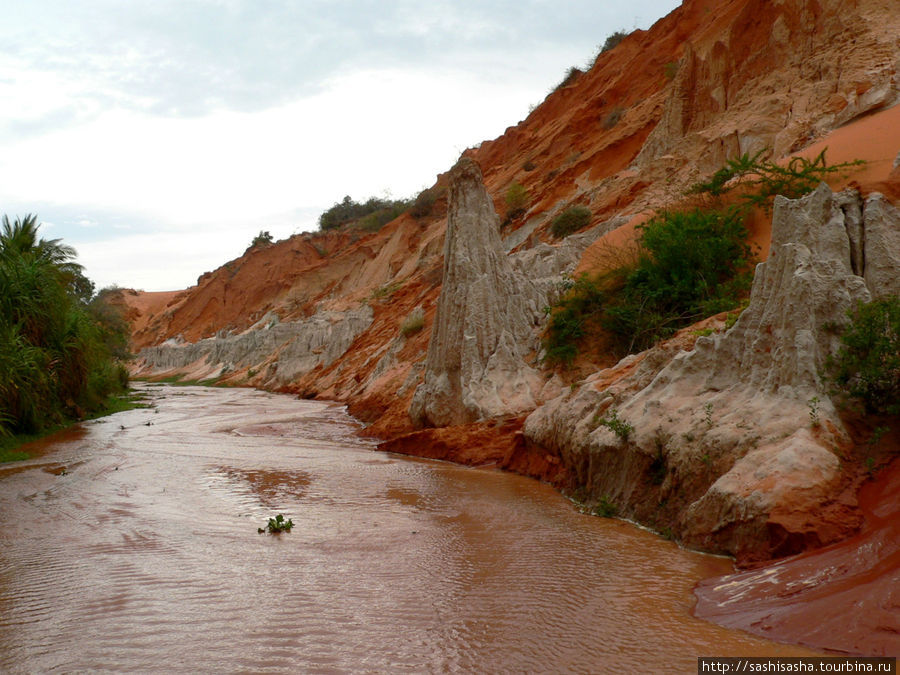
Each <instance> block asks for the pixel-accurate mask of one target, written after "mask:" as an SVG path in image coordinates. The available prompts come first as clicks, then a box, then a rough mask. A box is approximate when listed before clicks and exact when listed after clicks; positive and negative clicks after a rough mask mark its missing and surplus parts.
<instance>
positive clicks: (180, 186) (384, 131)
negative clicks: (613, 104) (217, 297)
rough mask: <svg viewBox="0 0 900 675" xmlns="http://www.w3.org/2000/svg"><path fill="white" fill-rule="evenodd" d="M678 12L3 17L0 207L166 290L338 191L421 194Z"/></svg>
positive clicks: (217, 5)
mask: <svg viewBox="0 0 900 675" xmlns="http://www.w3.org/2000/svg"><path fill="white" fill-rule="evenodd" d="M676 4H677V0H634V1H633V2H632V3H630V4H628V5H627V6H626V5H621V4H620V5H614V4H610V3H602V4H601V5H600V6H597V4H596V3H592V2H573V3H571V4H570V5H569V6H568V7H567V11H566V12H560V10H559V9H558V6H557V5H555V4H554V3H550V2H547V1H544V0H520V1H518V2H516V3H513V2H507V1H506V0H498V2H496V3H480V2H474V1H468V0H459V1H458V2H457V1H453V2H450V1H448V0H440V1H438V0H435V2H433V3H426V4H423V3H418V2H412V1H411V0H397V1H396V2H392V3H377V2H362V1H359V2H356V1H354V2H349V1H340V0H328V1H327V2H323V1H319V2H312V1H310V2H305V3H302V4H301V3H292V2H278V1H276V0H273V1H272V2H267V3H265V4H261V3H256V2H246V1H243V0H228V1H227V2H226V1H224V0H223V1H220V2H210V1H204V2H200V1H196V0H194V1H188V0H177V1H175V0H159V2H153V3H134V4H126V3H121V2H119V1H118V0H85V1H84V2H79V3H71V2H69V0H33V1H32V2H29V3H12V4H10V5H9V6H6V5H4V6H3V7H2V8H0V40H3V43H4V45H5V50H4V53H3V54H0V99H2V100H4V101H14V102H15V104H14V105H6V106H3V107H2V108H0V209H5V210H6V211H5V212H9V213H15V212H16V209H18V210H19V211H21V212H33V211H35V210H38V209H39V210H38V215H39V216H42V217H43V216H46V217H48V218H50V219H51V221H52V223H47V222H45V223H44V225H45V227H47V228H52V229H53V235H54V236H59V237H62V238H63V239H64V240H65V241H66V243H69V244H71V245H74V246H75V247H76V248H77V249H78V251H79V253H80V262H82V263H83V264H84V265H85V267H86V270H87V273H88V275H89V276H91V277H92V278H93V279H94V280H95V282H97V284H98V286H103V285H108V284H110V283H113V282H115V283H119V284H122V285H127V286H135V287H143V288H145V289H147V290H156V289H171V288H178V287H184V286H187V285H189V284H192V283H194V281H195V280H196V278H197V276H199V275H200V274H201V273H202V272H204V271H208V270H211V269H213V268H214V267H216V266H218V265H219V264H222V263H223V262H224V261H225V260H228V259H230V258H233V257H235V256H237V255H240V253H242V252H243V250H244V248H245V247H246V245H247V244H248V243H249V241H250V239H251V238H252V236H253V235H255V234H256V233H257V232H258V231H260V230H269V231H271V232H272V234H273V235H275V236H276V237H278V238H283V237H285V236H287V235H289V234H291V233H292V232H294V231H298V230H301V229H314V228H315V226H316V218H317V215H318V213H320V212H321V211H322V210H323V209H324V208H327V207H328V206H330V205H331V204H332V203H334V202H335V201H338V200H339V199H341V198H342V197H343V196H344V195H345V194H349V195H351V196H353V197H355V198H357V199H362V198H366V197H368V196H371V195H382V194H384V193H385V192H386V191H389V192H390V193H391V194H392V195H393V196H395V197H405V196H411V195H412V194H414V193H415V192H416V191H418V190H419V189H421V188H424V187H427V186H428V185H430V184H431V183H432V182H433V181H434V178H435V175H436V174H437V173H439V172H441V171H445V170H447V169H449V168H450V166H451V165H452V164H453V162H454V161H455V159H456V157H457V156H458V155H459V153H460V152H461V151H462V150H463V149H465V148H466V147H467V146H469V145H473V144H475V143H478V142H480V141H482V140H485V139H489V138H493V137H495V136H497V135H499V134H501V133H502V132H503V130H504V129H505V128H506V127H507V126H510V125H514V124H516V123H517V122H518V121H519V120H520V119H522V118H524V117H525V115H526V114H527V111H528V108H529V105H530V104H536V103H538V102H539V101H540V100H541V99H542V98H543V96H544V95H545V94H546V92H547V91H548V90H549V88H550V87H552V86H553V85H554V84H556V83H557V82H558V81H559V80H560V79H561V78H562V76H563V74H564V73H565V70H566V69H567V68H568V67H569V66H570V65H572V64H573V63H583V62H584V61H585V60H586V59H587V58H588V57H589V56H591V53H590V52H592V50H593V49H594V45H596V44H598V43H600V42H602V41H603V39H604V38H605V37H606V35H607V34H609V33H610V32H612V31H613V30H616V29H618V28H628V27H630V23H631V21H632V19H633V18H634V20H635V21H637V19H636V17H638V15H640V16H641V17H643V18H642V19H641V23H643V24H649V22H650V21H649V19H648V17H657V16H661V15H662V14H663V13H665V12H666V11H669V10H670V9H672V8H673V7H674V6H675V5H676ZM13 5H14V6H13ZM150 231H153V232H155V233H156V234H148V232H150ZM123 235H124V236H123Z"/></svg>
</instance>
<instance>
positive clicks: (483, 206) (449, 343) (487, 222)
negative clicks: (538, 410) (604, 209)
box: [410, 158, 547, 426]
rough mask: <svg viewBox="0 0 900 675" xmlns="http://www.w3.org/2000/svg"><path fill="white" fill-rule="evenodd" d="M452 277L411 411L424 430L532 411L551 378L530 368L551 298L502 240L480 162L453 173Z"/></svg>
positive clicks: (448, 250)
mask: <svg viewBox="0 0 900 675" xmlns="http://www.w3.org/2000/svg"><path fill="white" fill-rule="evenodd" d="M449 199H450V202H449V209H450V210H449V213H448V216H447V234H446V239H445V242H444V276H443V286H442V290H441V295H440V299H439V300H438V306H437V313H436V314H435V320H434V327H433V328H432V332H431V340H430V342H429V343H428V356H427V358H426V361H425V381H424V382H423V383H422V384H421V385H419V387H418V389H417V390H416V393H415V395H414V397H413V401H412V405H411V407H410V416H411V417H412V419H413V422H414V423H415V424H416V425H418V426H449V425H454V424H464V423H467V422H474V421H477V420H480V419H485V418H488V417H495V416H498V415H505V414H510V413H517V412H522V411H527V410H531V409H533V408H534V406H535V405H536V402H535V401H536V398H537V397H538V395H539V392H540V390H541V388H542V387H543V385H544V378H543V377H542V375H541V374H540V373H539V372H538V371H537V370H536V369H534V368H532V367H531V366H529V365H528V364H527V360H528V359H529V358H531V359H534V357H535V356H536V354H537V351H538V347H539V344H538V339H537V334H536V327H537V326H538V325H539V323H540V319H541V316H542V313H543V311H542V310H543V308H544V306H546V304H547V297H546V295H545V294H544V293H542V292H541V291H540V290H539V289H538V288H537V287H536V286H535V285H534V284H533V283H532V281H531V280H530V279H528V278H527V277H525V276H523V275H521V274H518V273H516V272H515V271H514V270H513V267H512V265H511V264H510V262H509V260H508V259H507V257H506V253H505V252H504V249H503V245H502V243H501V241H500V219H499V218H498V216H497V213H496V212H495V211H494V204H493V202H492V201H491V198H490V196H489V195H488V193H487V190H486V189H485V187H484V183H483V182H482V177H481V169H480V168H479V166H478V164H477V163H476V162H475V161H473V160H471V159H468V158H463V159H461V160H460V161H459V162H458V163H457V164H456V166H455V167H454V168H453V169H452V170H451V172H450V197H449Z"/></svg>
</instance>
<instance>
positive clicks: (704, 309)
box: [543, 209, 751, 364]
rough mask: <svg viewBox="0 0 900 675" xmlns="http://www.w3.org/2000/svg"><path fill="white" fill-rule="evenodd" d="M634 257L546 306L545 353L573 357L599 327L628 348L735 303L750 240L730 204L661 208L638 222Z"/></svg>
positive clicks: (745, 276)
mask: <svg viewBox="0 0 900 675" xmlns="http://www.w3.org/2000/svg"><path fill="white" fill-rule="evenodd" d="M639 231H640V237H639V239H638V250H637V256H636V260H635V261H633V262H631V263H628V264H624V265H620V266H619V267H617V268H616V269H614V270H612V271H610V272H608V273H606V274H604V275H602V276H601V277H597V278H594V279H588V278H586V277H584V278H581V279H579V280H577V281H576V282H574V283H571V284H570V285H569V287H568V288H567V289H566V290H565V291H564V293H563V294H562V296H561V298H560V300H559V301H558V302H557V303H556V305H554V306H553V307H551V308H548V312H549V314H550V320H549V321H548V324H547V329H546V331H545V333H544V340H543V347H544V351H545V360H547V361H548V362H550V363H563V364H568V363H571V362H572V360H573V359H574V358H575V356H576V355H577V353H578V347H579V342H580V341H581V340H583V339H585V338H586V337H588V336H589V334H590V333H596V332H599V330H598V329H601V328H602V329H603V330H604V331H605V333H606V336H607V338H608V339H609V341H610V343H611V346H612V347H613V349H614V350H615V351H617V352H619V353H620V354H623V355H624V354H630V353H633V352H637V351H641V350H643V349H646V348H648V347H650V346H652V345H653V344H655V343H656V342H658V341H659V340H662V339H665V338H667V337H669V336H671V335H672V334H673V333H674V332H675V331H676V330H678V329H679V328H683V327H685V326H688V325H690V324H691V323H693V322H695V321H697V320H699V319H701V318H703V317H705V316H709V315H710V314H715V313H716V312H720V311H723V310H726V309H729V308H731V307H733V306H734V305H735V304H737V302H738V299H739V296H740V294H741V293H742V292H743V291H744V290H746V289H747V288H748V287H749V282H750V272H749V269H748V267H749V261H750V257H751V256H750V253H751V251H750V247H749V245H748V244H747V230H746V228H745V227H744V224H743V219H742V217H741V214H740V212H739V211H738V210H736V209H729V210H725V211H704V210H700V209H696V210H693V211H685V212H679V211H674V212H666V213H663V214H660V215H658V216H656V217H655V218H653V219H652V220H650V221H649V222H648V223H646V224H645V225H643V226H641V227H640V228H639Z"/></svg>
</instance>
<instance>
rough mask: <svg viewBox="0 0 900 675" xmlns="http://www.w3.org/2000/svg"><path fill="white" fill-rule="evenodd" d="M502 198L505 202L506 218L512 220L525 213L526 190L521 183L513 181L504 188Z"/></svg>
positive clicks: (526, 203) (526, 202) (526, 204)
mask: <svg viewBox="0 0 900 675" xmlns="http://www.w3.org/2000/svg"><path fill="white" fill-rule="evenodd" d="M503 199H504V201H505V202H506V219H507V221H510V220H513V219H515V218H518V217H519V216H521V215H522V214H523V213H525V210H526V207H527V206H528V190H526V189H525V186H523V185H522V184H521V183H518V182H516V183H513V184H512V185H510V186H509V187H508V188H506V194H505V195H504V197H503Z"/></svg>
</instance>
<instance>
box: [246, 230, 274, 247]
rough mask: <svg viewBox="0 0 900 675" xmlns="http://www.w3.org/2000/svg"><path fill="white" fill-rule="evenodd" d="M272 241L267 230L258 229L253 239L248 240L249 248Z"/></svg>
mask: <svg viewBox="0 0 900 675" xmlns="http://www.w3.org/2000/svg"><path fill="white" fill-rule="evenodd" d="M273 241H274V240H273V239H272V234H271V233H270V232H269V231H268V230H260V231H259V234H258V235H256V236H255V237H253V241H251V242H250V248H256V247H257V246H269V245H270V244H271V243H272V242H273Z"/></svg>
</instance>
